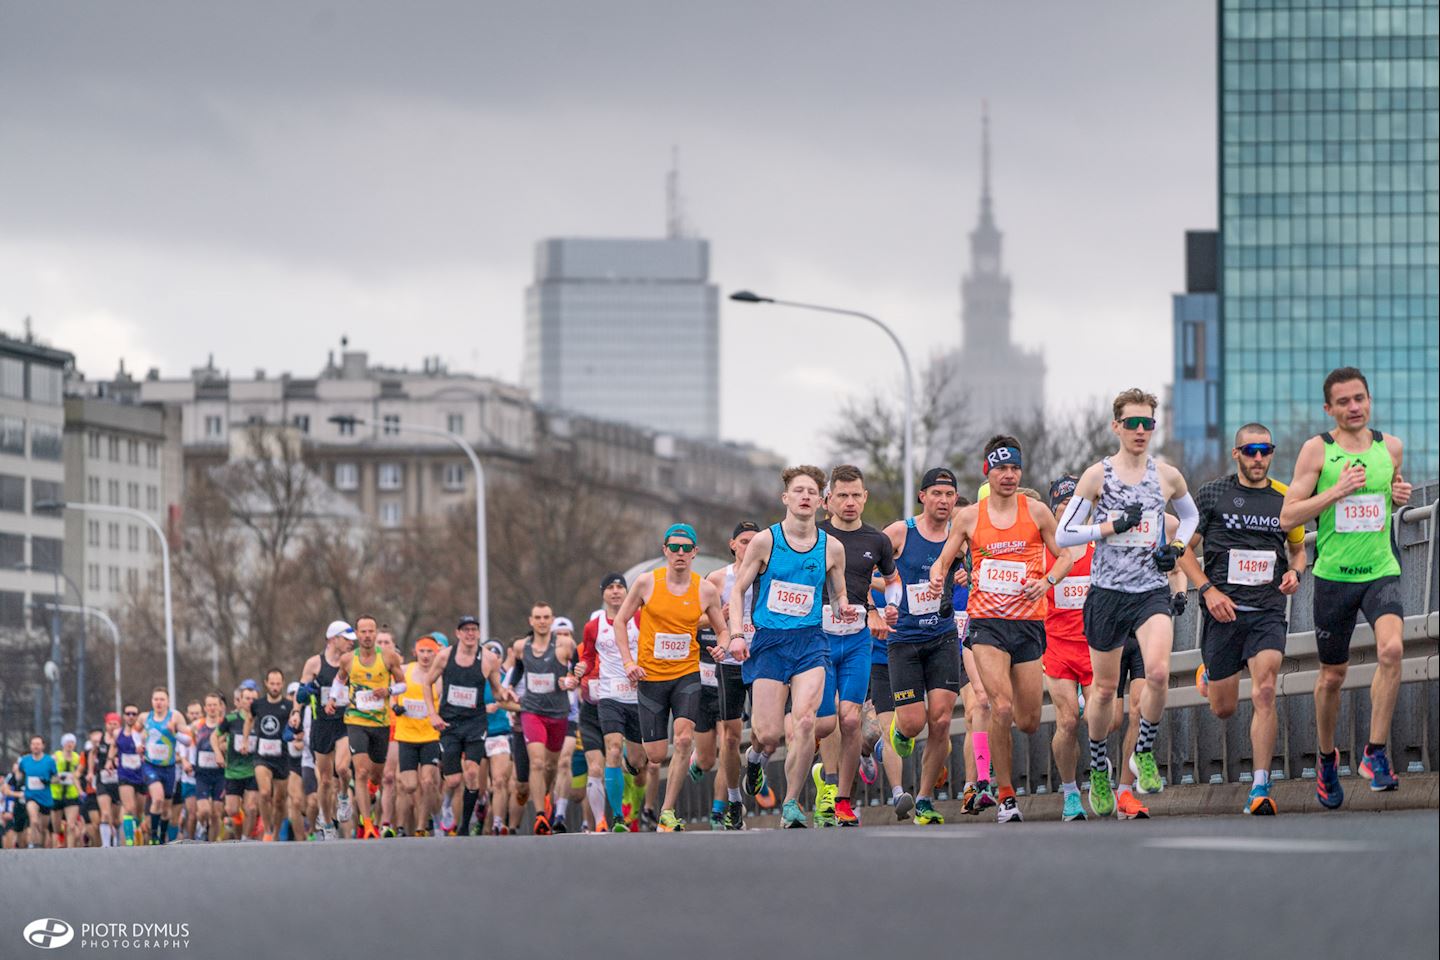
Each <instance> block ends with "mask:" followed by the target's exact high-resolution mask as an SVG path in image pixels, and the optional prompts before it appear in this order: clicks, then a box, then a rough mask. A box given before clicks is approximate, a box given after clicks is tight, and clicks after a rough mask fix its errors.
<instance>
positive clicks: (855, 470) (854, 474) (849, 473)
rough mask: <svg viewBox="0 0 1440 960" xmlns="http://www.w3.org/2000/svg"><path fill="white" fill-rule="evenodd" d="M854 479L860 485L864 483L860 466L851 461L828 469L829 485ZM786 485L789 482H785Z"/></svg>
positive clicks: (850, 481) (863, 475)
mask: <svg viewBox="0 0 1440 960" xmlns="http://www.w3.org/2000/svg"><path fill="white" fill-rule="evenodd" d="M856 480H859V481H860V485H861V486H864V485H865V474H863V473H861V472H860V468H859V467H857V466H855V465H854V464H853V463H842V464H840V465H839V466H837V467H836V468H835V469H833V470H831V471H830V486H832V487H833V486H835V484H837V483H853V482H855V481H856ZM786 486H789V484H788V483H787V484H786Z"/></svg>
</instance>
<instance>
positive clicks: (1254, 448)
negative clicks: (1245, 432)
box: [1235, 443, 1275, 457]
mask: <svg viewBox="0 0 1440 960" xmlns="http://www.w3.org/2000/svg"><path fill="white" fill-rule="evenodd" d="M1235 449H1236V450H1239V451H1240V455H1241V456H1245V457H1268V456H1270V454H1272V453H1274V452H1275V444H1273V443H1247V444H1245V445H1243V446H1239V447H1236V448H1235Z"/></svg>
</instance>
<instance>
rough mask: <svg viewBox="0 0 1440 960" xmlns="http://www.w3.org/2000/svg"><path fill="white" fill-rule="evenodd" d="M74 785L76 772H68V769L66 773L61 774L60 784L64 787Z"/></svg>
mask: <svg viewBox="0 0 1440 960" xmlns="http://www.w3.org/2000/svg"><path fill="white" fill-rule="evenodd" d="M74 785H75V774H73V773H70V772H68V771H67V772H65V773H62V774H60V786H62V787H73V786H74Z"/></svg>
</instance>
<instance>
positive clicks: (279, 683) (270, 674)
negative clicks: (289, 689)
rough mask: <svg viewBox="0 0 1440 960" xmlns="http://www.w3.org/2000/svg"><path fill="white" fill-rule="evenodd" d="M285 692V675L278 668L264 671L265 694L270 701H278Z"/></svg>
mask: <svg viewBox="0 0 1440 960" xmlns="http://www.w3.org/2000/svg"><path fill="white" fill-rule="evenodd" d="M284 692H285V674H284V672H282V671H281V669H280V668H279V667H271V668H270V669H269V670H267V671H265V693H266V695H268V696H269V698H270V699H271V700H275V699H278V698H279V697H280V695H281V694H282V693H284Z"/></svg>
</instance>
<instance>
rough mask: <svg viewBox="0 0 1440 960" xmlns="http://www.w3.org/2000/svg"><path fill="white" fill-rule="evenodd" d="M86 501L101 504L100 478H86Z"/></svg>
mask: <svg viewBox="0 0 1440 960" xmlns="http://www.w3.org/2000/svg"><path fill="white" fill-rule="evenodd" d="M85 499H86V500H89V501H90V502H91V503H99V502H100V478H99V477H86V478H85Z"/></svg>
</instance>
